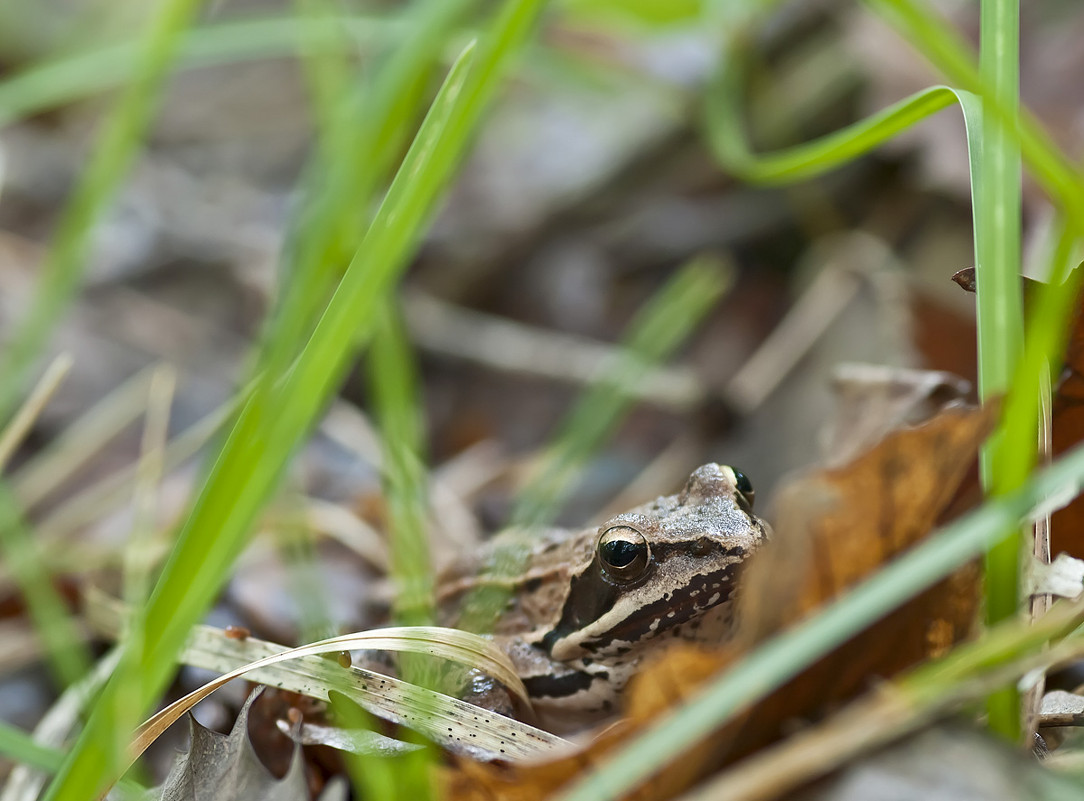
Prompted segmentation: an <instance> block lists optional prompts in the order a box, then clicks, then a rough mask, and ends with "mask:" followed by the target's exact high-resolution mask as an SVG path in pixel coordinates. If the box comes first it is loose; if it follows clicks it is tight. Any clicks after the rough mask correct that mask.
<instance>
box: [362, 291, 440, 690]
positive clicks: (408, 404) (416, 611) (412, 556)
mask: <svg viewBox="0 0 1084 801" xmlns="http://www.w3.org/2000/svg"><path fill="white" fill-rule="evenodd" d="M369 384H370V387H371V391H372V394H373V401H374V405H375V407H376V417H377V421H378V423H379V425H380V433H381V441H382V442H383V446H384V462H383V466H384V497H385V501H386V503H387V521H388V525H387V527H388V534H389V535H390V538H391V576H392V579H393V581H394V582H395V586H396V593H395V600H394V603H393V606H392V617H393V619H394V620H396V621H397V622H398V623H399V624H400V625H404V626H425V625H432V623H433V621H434V620H435V617H436V613H435V610H434V595H433V576H432V568H431V563H430V558H429V540H428V538H427V537H426V517H427V510H428V508H429V504H428V497H429V496H428V489H427V487H426V480H425V475H426V470H425V456H424V453H425V451H424V421H423V419H422V415H421V403H420V397H419V392H418V377H417V373H416V370H415V366H414V358H413V354H412V353H411V351H410V344H409V342H408V341H407V338H406V331H405V328H404V326H403V320H402V316H401V314H400V312H399V309H398V308H396V307H395V305H394V304H392V303H388V304H387V305H386V306H385V307H384V309H383V310H382V311H381V313H380V322H379V323H378V324H377V331H376V335H375V336H374V338H373V347H372V351H371V352H370V355H369ZM407 678H410V677H409V676H408V677H407ZM411 680H413V679H411Z"/></svg>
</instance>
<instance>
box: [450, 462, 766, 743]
mask: <svg viewBox="0 0 1084 801" xmlns="http://www.w3.org/2000/svg"><path fill="white" fill-rule="evenodd" d="M743 481H744V477H742V476H741V475H740V474H739V473H736V472H735V471H734V470H732V469H731V468H729V467H725V466H721V465H717V464H707V465H704V466H702V467H700V468H697V470H695V471H694V472H693V474H692V475H691V476H690V477H689V480H688V482H687V483H686V485H685V488H684V489H683V490H682V491H681V492H679V493H677V494H676V495H668V496H665V497H660V498H657V499H656V500H654V501H652V502H650V503H646V504H644V505H643V506H639V507H637V508H635V509H632V510H630V511H628V512H625V513H623V514H620V515H617V516H616V517H613V518H611V519H610V520H608V521H606V522H605V523H604V524H603V525H601V526H599V527H598V528H597V529H585V530H581V531H570V530H560V529H549V530H545V531H541V532H523V531H512V532H507V533H505V534H502V535H501V536H500V537H498V538H496V539H495V540H494V541H493V542H492V543H491V544H490V545H489V546H488V547H487V548H485V549H482V550H481V551H480V552H479V553H478V554H475V555H473V556H472V557H471V558H469V559H465V560H463V562H462V563H460V564H459V565H458V566H457V567H456V568H454V569H453V570H452V571H451V572H450V573H449V574H448V575H447V576H445V577H444V578H443V579H442V581H441V584H440V587H439V596H440V599H441V603H442V606H443V607H444V608H454V606H455V600H456V599H457V598H460V597H462V596H463V595H464V594H465V593H467V592H469V591H470V590H471V589H473V588H475V587H477V586H479V585H481V584H486V583H495V580H494V579H492V578H490V577H487V576H486V575H485V573H484V571H483V570H482V569H481V568H482V566H484V565H486V564H488V563H489V560H490V559H491V558H492V555H493V553H494V551H495V550H496V549H498V548H505V547H517V546H518V547H520V548H523V549H524V550H525V551H526V553H527V558H526V562H525V565H524V568H523V570H522V571H521V573H520V574H519V575H518V576H517V577H516V578H515V579H514V580H507V579H506V580H505V581H504V582H503V583H504V584H505V585H506V586H507V589H508V591H509V592H510V599H509V606H508V609H507V611H506V612H505V614H504V615H502V616H501V618H500V619H499V620H498V621H497V623H496V626H495V628H494V636H495V637H496V639H497V641H498V642H499V643H500V644H501V646H502V647H503V648H504V650H505V651H506V652H507V653H508V655H509V656H510V657H511V659H512V661H513V663H514V664H515V665H516V668H517V671H518V672H519V674H520V677H521V678H522V679H523V682H524V684H525V685H526V687H527V690H528V693H529V694H530V695H531V699H532V703H533V705H534V708H535V711H536V713H537V714H538V716H539V721H540V723H541V724H542V725H543V726H545V727H547V728H550V729H551V730H554V731H565V732H566V731H572V730H575V729H578V728H582V727H584V726H586V725H590V724H592V723H594V722H598V721H599V720H602V719H604V718H605V717H607V716H609V715H610V714H612V713H613V712H614V711H616V704H617V700H618V698H619V695H620V693H621V690H622V689H623V688H624V686H625V684H626V683H627V682H628V680H629V678H630V677H631V676H632V674H633V673H635V671H636V669H637V668H638V666H639V665H640V664H641V663H642V662H643V660H644V659H645V658H646V657H647V656H649V655H650V654H652V653H653V652H655V651H656V650H658V648H660V647H661V646H662V645H664V644H665V643H666V642H668V641H669V640H672V639H674V638H681V639H685V640H693V641H698V642H704V643H706V644H716V643H719V642H721V641H724V640H725V639H726V638H727V637H728V636H729V634H730V631H731V628H732V625H731V618H732V603H731V599H732V597H733V592H734V587H735V584H736V581H737V578H738V574H739V572H740V570H741V566H742V563H743V562H744V561H745V559H746V557H748V556H749V555H750V554H751V553H752V552H753V551H755V550H756V549H757V547H759V546H760V544H761V543H763V542H764V540H765V539H766V538H767V536H768V534H769V532H770V529H769V528H768V525H767V524H766V523H765V522H764V521H763V520H761V519H760V518H758V517H756V516H755V515H754V514H753V513H752V491H751V488H749V487H748V485H747V482H745V483H744V484H743ZM740 486H741V487H743V488H744V489H745V490H746V491H745V492H743V491H742V489H741V488H739V487H740ZM608 540H617V542H616V544H612V545H606V543H607V541H608ZM644 546H646V547H644ZM607 548H612V549H613V550H612V551H611V550H607ZM626 560H627V561H628V564H627V565H622V564H618V563H620V562H623V561H626ZM447 622H454V620H449V621H447ZM479 688H480V689H479ZM479 688H476V689H478V694H480V695H482V696H484V695H485V691H484V686H482V685H479ZM475 700H477V697H476V698H475Z"/></svg>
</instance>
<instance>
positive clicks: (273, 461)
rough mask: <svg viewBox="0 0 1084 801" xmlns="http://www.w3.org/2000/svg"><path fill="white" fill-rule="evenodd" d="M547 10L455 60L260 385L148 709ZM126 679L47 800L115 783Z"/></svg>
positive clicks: (173, 595) (167, 576)
mask: <svg viewBox="0 0 1084 801" xmlns="http://www.w3.org/2000/svg"><path fill="white" fill-rule="evenodd" d="M540 10H541V2H540V0H520V1H519V2H509V3H506V4H505V5H504V6H503V7H502V9H501V11H500V14H499V15H498V17H497V20H496V22H495V24H494V26H493V29H492V31H491V34H490V36H489V37H488V38H487V40H486V42H485V45H484V47H483V48H481V49H479V52H478V53H476V54H473V55H472V54H471V53H470V52H465V53H464V54H463V56H461V57H460V59H459V60H458V61H457V62H456V64H455V65H454V66H453V68H452V70H451V71H450V72H449V75H448V78H447V79H446V81H445V85H444V87H443V88H442V89H441V91H440V93H439V94H438V95H437V99H436V100H435V101H434V104H433V107H432V109H431V110H430V113H429V114H428V115H427V117H426V120H425V122H424V123H423V124H422V127H421V130H420V131H419V133H418V136H417V137H416V138H415V142H414V144H413V145H412V146H411V148H410V150H409V151H408V153H407V155H406V157H405V159H404V161H403V165H402V166H401V167H400V169H399V172H398V173H397V175H396V178H395V180H394V181H393V182H392V185H391V188H390V189H389V191H388V194H387V195H386V197H385V199H384V202H383V203H382V204H381V208H380V210H379V211H378V212H377V214H376V217H375V218H374V221H373V224H372V226H370V228H369V231H368V233H367V234H366V236H365V239H364V241H363V242H362V244H361V246H360V248H359V249H358V252H357V254H356V255H355V257H354V260H353V262H352V263H351V266H350V268H349V269H348V270H347V271H346V274H345V276H344V278H343V281H342V283H341V284H340V286H339V288H338V290H337V291H336V293H335V295H334V296H333V298H332V300H331V302H330V304H329V306H328V309H327V311H326V312H325V314H324V316H323V317H322V319H321V321H320V323H319V325H318V326H317V327H316V329H315V331H314V332H313V336H312V338H311V339H310V341H309V344H308V346H307V347H306V348H305V350H304V351H303V352H302V353H301V355H300V356H299V358H298V360H297V362H296V363H295V364H294V365H293V367H292V369H291V370H290V371H289V372H288V373H287V374H285V375H284V376H282V377H281V379H280V377H279V376H268V375H266V374H265V375H264V376H263V378H262V379H261V380H259V381H258V382H257V385H256V388H255V390H254V391H253V393H252V396H251V398H250V400H249V401H248V403H247V405H246V407H245V409H244V410H243V411H242V413H241V415H240V417H239V419H238V421H237V423H236V425H235V427H234V430H233V432H232V433H231V434H230V436H229V438H228V439H227V441H226V443H225V444H224V445H223V448H222V452H221V454H220V456H219V458H218V460H217V461H216V463H215V465H214V467H213V469H212V471H211V474H210V476H209V477H208V479H207V482H206V484H205V487H204V490H203V491H202V493H201V494H200V497H199V499H198V500H197V502H196V505H195V507H194V509H193V512H192V514H191V516H190V517H189V519H188V521H187V523H186V525H185V527H184V528H183V530H182V532H181V535H180V537H179V540H178V543H177V545H176V547H175V548H174V551H173V554H172V555H171V557H170V559H169V561H168V563H167V564H166V567H165V568H164V570H163V572H162V575H161V577H160V579H159V582H158V585H157V586H156V588H155V592H154V594H153V596H152V598H151V600H150V603H149V605H148V609H147V613H146V616H145V618H144V623H145V628H146V630H145V631H144V632H143V635H144V636H143V644H144V647H145V650H144V652H143V653H142V654H140V655H139V658H138V659H136V660H134V662H133V663H132V664H134V665H136V666H137V667H138V669H139V670H140V674H139V679H140V680H141V681H142V682H143V690H144V696H143V699H142V700H143V701H144V706H146V705H147V704H149V702H150V701H151V700H152V699H153V697H154V696H155V695H156V694H157V693H158V691H160V689H161V687H162V686H163V685H164V684H165V682H166V680H167V679H168V677H169V675H170V673H171V672H172V666H173V660H174V659H175V656H176V654H177V652H178V651H179V649H180V647H181V645H182V644H183V641H184V638H185V636H186V634H187V632H188V629H189V628H190V626H191V625H192V624H193V623H194V622H195V621H196V620H197V619H198V617H199V616H200V615H201V614H202V613H203V611H204V610H205V609H206V608H207V606H208V605H209V603H210V601H211V599H212V598H213V596H214V595H215V593H216V592H217V590H218V588H219V587H220V586H221V584H222V581H223V580H224V578H225V575H226V573H227V571H228V569H229V566H230V564H231V563H232V561H233V559H234V558H235V557H236V555H237V553H239V551H240V550H241V548H242V547H243V545H244V542H245V538H246V535H247V533H248V531H249V529H250V528H251V526H252V524H253V522H254V520H255V517H256V515H257V513H258V511H259V509H260V508H261V507H262V505H263V504H264V503H265V501H266V499H267V497H268V496H269V494H270V492H271V491H272V489H273V488H274V486H275V485H276V483H277V481H278V479H279V477H280V476H281V473H282V471H283V469H284V466H285V463H286V461H287V459H288V457H289V455H290V454H291V453H292V452H293V450H294V448H295V447H296V445H297V444H298V442H299V441H300V439H301V438H302V437H303V436H304V434H305V433H306V432H307V431H308V430H309V428H310V426H311V424H312V422H313V421H314V419H315V417H316V416H317V414H318V413H319V411H320V409H321V408H323V406H324V404H325V403H326V401H327V398H328V397H329V395H330V393H331V391H332V390H333V389H334V388H335V387H336V386H337V385H338V382H339V380H341V378H342V375H343V373H344V370H345V367H346V365H347V363H348V359H349V357H350V356H351V355H352V354H353V353H354V352H356V350H357V349H358V348H359V347H360V345H361V344H362V343H363V342H364V341H365V339H366V337H367V336H368V335H369V334H371V332H372V325H373V321H374V315H375V313H376V311H377V309H378V304H379V301H380V299H381V298H382V297H383V293H384V292H386V291H387V289H388V286H389V285H390V283H391V282H392V281H393V280H394V278H395V277H396V276H397V275H398V274H399V273H400V272H401V271H402V269H403V267H404V265H405V263H406V260H407V258H408V257H409V255H410V254H411V253H412V251H413V249H414V247H415V246H416V243H417V241H418V239H419V237H420V234H421V231H422V228H423V226H424V224H425V223H426V222H427V221H428V219H429V217H430V216H431V214H432V212H433V209H434V207H435V203H436V200H437V198H438V197H439V195H440V193H441V192H442V190H443V189H444V187H445V186H446V185H447V183H448V181H449V180H450V178H451V176H452V174H453V171H454V168H455V167H456V165H457V164H458V162H459V160H460V158H461V156H462V154H463V152H464V150H465V148H466V145H467V143H468V140H469V137H470V135H471V134H472V133H473V131H474V128H475V126H476V124H477V122H478V120H479V119H480V117H481V114H482V112H483V111H484V109H485V107H486V105H487V103H488V100H489V99H490V98H491V97H492V94H493V93H494V92H495V90H496V87H497V85H498V83H499V81H500V79H501V78H502V77H503V75H504V73H505V71H506V69H507V67H508V63H509V60H510V58H511V57H512V56H513V55H514V54H515V53H516V52H517V51H518V50H519V49H520V47H521V46H522V44H523V42H524V40H525V39H526V37H527V35H528V34H529V33H530V31H531V30H532V29H533V27H534V23H535V20H536V19H537V16H538V13H539V12H540ZM472 62H473V63H474V68H473V69H472V70H471V72H470V76H469V79H468V76H467V72H468V69H470V67H471V63H472ZM128 679H129V677H128V676H127V675H125V674H118V675H117V676H115V677H114V680H113V681H111V682H110V684H109V685H108V686H107V687H106V689H105V690H104V691H103V694H102V696H101V698H100V700H99V703H98V704H97V705H96V707H95V709H94V711H93V713H92V715H91V718H90V721H89V722H88V724H87V727H86V729H85V730H84V732H83V735H82V736H81V738H80V740H79V742H78V744H77V747H76V748H75V749H74V750H73V752H72V755H71V756H70V758H69V759H68V761H67V762H66V763H65V766H64V768H63V769H62V771H61V773H60V775H59V776H58V777H57V779H56V780H55V781H54V783H53V784H52V785H51V786H50V788H49V791H48V794H47V798H49V799H64V801H67V799H76V798H86V797H90V796H93V795H94V794H95V792H96V791H97V790H98V789H99V788H100V787H102V786H103V784H104V783H106V782H107V781H108V780H109V779H111V778H112V777H113V774H115V772H116V765H117V764H118V763H117V760H116V751H115V746H116V743H115V738H116V737H117V736H118V732H120V735H119V736H124V733H125V732H127V731H129V730H130V724H129V721H127V720H124V719H123V718H122V717H119V716H118V712H119V710H118V709H117V708H116V707H115V704H114V701H115V699H116V698H117V694H118V693H117V686H118V684H121V683H123V682H125V681H126V680H128ZM138 711H141V710H133V711H132V712H138Z"/></svg>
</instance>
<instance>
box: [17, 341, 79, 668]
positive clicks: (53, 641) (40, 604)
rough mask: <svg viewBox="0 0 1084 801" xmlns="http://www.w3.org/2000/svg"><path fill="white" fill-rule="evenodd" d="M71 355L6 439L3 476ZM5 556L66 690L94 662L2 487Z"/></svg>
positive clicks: (56, 364) (43, 383)
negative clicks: (91, 661)
mask: <svg viewBox="0 0 1084 801" xmlns="http://www.w3.org/2000/svg"><path fill="white" fill-rule="evenodd" d="M71 365H72V360H71V357H70V356H68V355H67V354H65V355H62V356H60V357H58V358H57V359H56V360H54V361H53V363H52V364H51V365H50V366H49V368H48V369H47V370H46V371H45V375H43V376H42V378H41V380H40V381H39V382H38V385H37V386H36V387H35V388H34V391H33V392H31V394H30V398H29V399H27V402H26V403H24V404H23V405H22V406H21V407H20V408H19V410H18V411H17V412H16V413H15V416H14V418H13V419H12V421H11V423H10V424H8V426H7V427H5V429H4V431H3V433H2V434H0V470H2V469H3V467H4V465H5V464H6V463H7V461H8V460H9V459H10V458H11V456H12V455H13V453H14V451H15V449H16V448H17V447H18V446H19V444H20V443H21V442H22V440H23V438H24V437H25V436H26V434H27V432H28V431H29V430H30V427H31V426H32V425H33V422H34V420H35V419H37V417H38V415H39V414H40V413H41V410H42V408H43V407H44V406H45V404H46V403H48V401H49V398H50V397H52V395H53V393H54V392H55V391H56V390H57V388H58V387H59V386H60V382H61V381H62V380H63V378H64V376H65V375H66V374H67V372H68V370H69V369H70V368H71ZM0 556H3V561H4V563H5V564H6V565H7V566H8V569H9V570H10V571H11V573H12V576H13V577H14V579H15V581H16V583H17V584H18V586H19V591H20V593H21V594H22V596H23V598H24V599H25V600H26V606H27V611H28V612H29V614H30V620H31V621H32V622H33V624H34V630H35V631H36V633H37V636H38V638H39V639H40V640H41V642H42V645H44V647H45V652H46V655H47V657H48V662H49V670H50V672H51V673H52V676H53V678H54V680H55V681H56V682H57V683H58V684H59V685H60V686H62V687H67V686H70V685H71V684H73V683H74V682H76V681H78V680H79V678H80V677H81V676H82V675H83V674H84V673H86V671H87V670H88V669H89V667H90V656H89V654H88V653H87V651H86V648H85V646H84V644H83V639H82V637H81V636H80V634H79V630H78V629H77V627H76V626H75V623H74V622H73V621H72V619H71V617H70V616H69V615H68V610H67V605H66V604H65V603H64V599H63V598H61V596H60V593H58V592H57V590H56V588H55V587H54V586H53V577H52V576H51V575H50V574H49V570H48V568H47V567H46V566H45V564H44V562H43V560H42V558H41V554H40V553H39V551H38V546H37V543H36V541H35V539H34V536H33V535H32V534H31V532H30V531H29V530H28V529H27V527H26V525H25V524H24V523H23V516H22V511H21V509H20V508H19V505H18V502H17V501H16V500H15V498H14V497H12V495H11V492H10V490H9V489H8V487H7V485H6V484H4V483H0Z"/></svg>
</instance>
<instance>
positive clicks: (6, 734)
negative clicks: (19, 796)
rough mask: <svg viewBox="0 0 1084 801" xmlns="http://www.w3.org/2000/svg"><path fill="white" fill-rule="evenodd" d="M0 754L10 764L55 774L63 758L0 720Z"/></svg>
mask: <svg viewBox="0 0 1084 801" xmlns="http://www.w3.org/2000/svg"><path fill="white" fill-rule="evenodd" d="M0 754H3V755H4V756H5V757H7V758H8V759H10V760H11V761H12V762H17V763H19V764H20V765H28V766H29V767H32V768H37V769H38V770H44V771H48V772H49V773H55V772H56V770H57V768H59V767H60V762H61V760H62V759H63V758H64V755H63V754H62V753H60V752H59V751H57V750H55V749H53V748H47V747H46V746H44V745H38V744H37V743H36V742H34V738H33V737H31V736H30V735H29V734H27V733H26V732H24V731H23V730H22V729H18V728H16V727H15V726H12V725H11V724H10V723H6V722H4V721H2V720H0Z"/></svg>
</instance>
